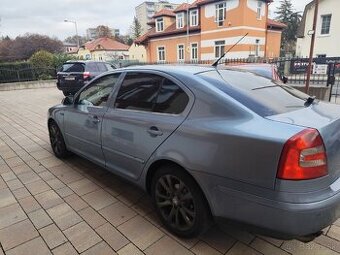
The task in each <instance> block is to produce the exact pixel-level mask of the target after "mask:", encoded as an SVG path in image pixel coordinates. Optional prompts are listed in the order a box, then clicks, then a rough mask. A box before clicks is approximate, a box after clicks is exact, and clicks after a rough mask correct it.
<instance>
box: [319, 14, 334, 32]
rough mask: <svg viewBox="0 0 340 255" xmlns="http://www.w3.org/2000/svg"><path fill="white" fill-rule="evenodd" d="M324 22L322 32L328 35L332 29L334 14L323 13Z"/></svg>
mask: <svg viewBox="0 0 340 255" xmlns="http://www.w3.org/2000/svg"><path fill="white" fill-rule="evenodd" d="M321 19H322V24H321V34H322V35H328V34H329V32H330V29H331V20H332V15H331V14H328V15H322V16H321Z"/></svg>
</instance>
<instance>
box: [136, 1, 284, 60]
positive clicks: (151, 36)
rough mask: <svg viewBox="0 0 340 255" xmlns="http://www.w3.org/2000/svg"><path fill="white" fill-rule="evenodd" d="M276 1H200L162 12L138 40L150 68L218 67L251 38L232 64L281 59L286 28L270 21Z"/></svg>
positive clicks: (158, 13) (234, 54)
mask: <svg viewBox="0 0 340 255" xmlns="http://www.w3.org/2000/svg"><path fill="white" fill-rule="evenodd" d="M271 2H272V0H224V1H220V0H219V1H216V0H196V1H194V2H193V3H192V4H189V5H188V4H185V3H184V4H182V5H180V6H179V7H177V8H176V9H175V10H173V11H171V10H161V11H159V12H157V13H156V14H155V15H154V16H153V19H152V21H151V22H149V25H151V26H152V28H151V29H150V30H149V31H148V32H147V33H145V34H144V35H142V36H141V37H139V38H138V39H137V40H136V43H137V44H141V45H144V46H145V47H146V49H147V55H148V56H147V59H148V60H149V61H150V62H197V61H213V60H215V59H217V58H218V57H220V56H221V55H222V54H223V53H224V52H225V51H226V50H228V49H229V48H230V47H232V46H233V45H234V44H235V43H236V42H237V41H239V40H240V39H241V38H242V37H243V36H244V35H245V34H246V33H248V35H247V36H246V37H245V38H244V39H243V40H242V41H241V42H240V43H239V44H238V45H236V46H235V47H234V48H233V49H232V50H231V51H230V52H229V53H228V54H227V56H226V57H227V58H249V57H268V58H275V57H279V56H280V45H281V34H282V30H283V29H284V28H285V27H286V25H285V24H282V23H279V22H277V21H274V20H271V19H269V18H268V6H269V4H270V3H271Z"/></svg>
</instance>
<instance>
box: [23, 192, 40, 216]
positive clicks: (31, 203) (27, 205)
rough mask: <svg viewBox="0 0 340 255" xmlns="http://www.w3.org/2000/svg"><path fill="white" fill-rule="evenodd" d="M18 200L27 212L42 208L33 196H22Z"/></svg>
mask: <svg viewBox="0 0 340 255" xmlns="http://www.w3.org/2000/svg"><path fill="white" fill-rule="evenodd" d="M18 202H19V204H20V205H21V207H22V209H24V211H25V212H26V213H30V212H34V211H36V210H38V209H40V208H41V206H40V205H39V203H38V202H37V201H36V200H35V198H34V197H33V196H28V197H25V198H22V199H20V200H19V201H18Z"/></svg>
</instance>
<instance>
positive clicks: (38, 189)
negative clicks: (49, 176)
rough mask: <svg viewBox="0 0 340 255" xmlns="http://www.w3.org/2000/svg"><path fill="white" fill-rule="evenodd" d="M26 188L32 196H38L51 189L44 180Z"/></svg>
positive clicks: (27, 185) (32, 183)
mask: <svg viewBox="0 0 340 255" xmlns="http://www.w3.org/2000/svg"><path fill="white" fill-rule="evenodd" d="M25 186H26V188H27V189H28V190H29V191H30V192H31V194H32V195H37V194H39V193H43V192H45V191H48V190H50V189H51V188H50V187H49V186H48V185H47V184H46V183H45V182H44V181H43V180H39V181H36V182H31V183H28V184H26V185H25Z"/></svg>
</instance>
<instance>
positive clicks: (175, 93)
mask: <svg viewBox="0 0 340 255" xmlns="http://www.w3.org/2000/svg"><path fill="white" fill-rule="evenodd" d="M188 101H189V97H188V95H187V94H186V93H185V92H184V91H183V90H182V89H181V88H180V87H179V86H177V85H176V84H175V83H174V82H172V81H170V80H168V79H164V81H163V84H162V88H161V90H160V92H159V95H158V97H157V102H156V105H155V108H154V111H155V112H161V113H170V114H179V113H181V112H183V111H184V109H185V107H186V106H187V104H188Z"/></svg>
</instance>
